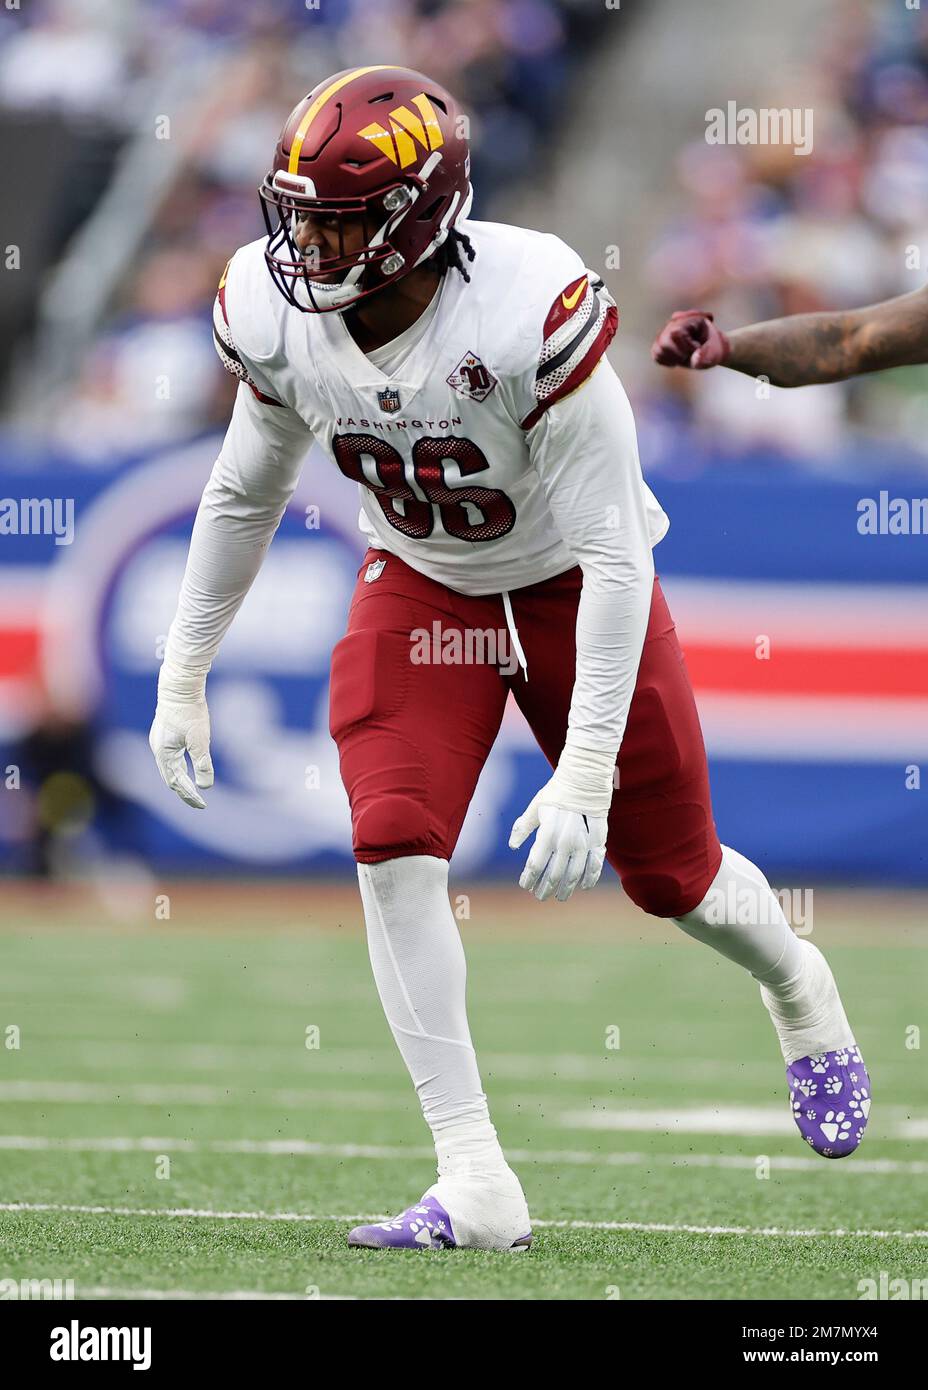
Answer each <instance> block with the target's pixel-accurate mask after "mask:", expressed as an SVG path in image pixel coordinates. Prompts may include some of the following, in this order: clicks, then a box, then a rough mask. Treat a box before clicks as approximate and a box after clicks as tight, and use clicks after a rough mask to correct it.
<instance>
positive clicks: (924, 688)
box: [684, 640, 928, 699]
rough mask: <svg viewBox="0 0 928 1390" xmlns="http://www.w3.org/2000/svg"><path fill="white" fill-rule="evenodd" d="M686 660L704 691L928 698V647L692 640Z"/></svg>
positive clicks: (697, 683) (694, 681)
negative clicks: (761, 653) (760, 650)
mask: <svg viewBox="0 0 928 1390" xmlns="http://www.w3.org/2000/svg"><path fill="white" fill-rule="evenodd" d="M684 651H685V653H686V664H687V666H688V667H689V671H690V676H691V678H692V681H693V684H694V686H696V687H697V688H698V689H700V690H718V691H728V692H730V693H732V694H735V693H744V694H752V695H858V696H868V695H872V696H887V697H893V698H897V699H898V698H899V697H909V698H915V699H924V698H925V696H926V694H928V651H926V650H918V649H917V648H916V649H913V648H911V647H880V648H878V649H876V648H874V649H868V648H866V647H833V648H830V649H829V648H828V647H824V646H823V647H820V648H818V649H817V650H816V649H814V648H810V647H789V646H783V645H781V644H780V643H778V642H776V641H775V640H774V641H772V642H771V645H770V655H769V657H767V658H760V657H758V656H757V655H755V649H754V648H753V647H748V648H744V647H738V648H733V647H731V646H725V645H721V644H719V643H708V642H687V643H686V644H685V647H684Z"/></svg>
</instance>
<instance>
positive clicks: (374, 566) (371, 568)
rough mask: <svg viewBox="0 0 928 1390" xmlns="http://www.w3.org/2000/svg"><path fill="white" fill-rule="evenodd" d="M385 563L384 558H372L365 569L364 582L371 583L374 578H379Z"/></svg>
mask: <svg viewBox="0 0 928 1390" xmlns="http://www.w3.org/2000/svg"><path fill="white" fill-rule="evenodd" d="M386 563H387V562H386V560H372V561H371V562H370V564H369V565H368V567H367V570H366V571H365V574H364V583H365V584H373V582H374V580H375V579H379V578H380V576H381V575H382V574H383V571H384V566H385V565H386Z"/></svg>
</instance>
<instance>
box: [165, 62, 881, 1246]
mask: <svg viewBox="0 0 928 1390" xmlns="http://www.w3.org/2000/svg"><path fill="white" fill-rule="evenodd" d="M465 130H466V123H465V122H464V121H463V120H462V118H461V113H460V112H459V110H458V107H457V105H456V103H455V101H454V99H453V98H452V97H451V96H450V95H449V94H448V92H446V91H444V90H443V89H442V88H441V87H439V86H438V85H437V84H436V83H435V82H433V81H431V80H430V79H429V78H428V77H425V76H423V75H422V74H420V73H415V72H411V71H409V70H407V69H404V68H399V67H392V66H389V65H378V66H375V67H364V68H354V69H351V70H349V71H346V72H341V73H338V74H336V75H335V76H333V77H331V78H329V79H328V80H327V81H325V82H322V83H321V84H320V85H319V86H318V87H316V88H315V89H314V90H313V91H312V92H310V93H309V95H308V96H307V97H306V98H305V99H304V100H303V101H301V102H300V103H299V105H298V106H297V107H296V109H295V110H294V111H293V112H292V114H291V115H290V117H289V118H288V120H287V122H286V124H285V126H284V129H283V133H282V135H281V138H280V142H279V144H278V146H277V150H276V153H275V156H274V161H273V165H272V167H271V169H270V171H269V173H268V175H267V177H266V178H265V180H264V183H263V185H262V187H261V190H260V195H261V203H262V207H263V209H264V216H265V220H266V224H267V237H266V238H264V239H261V240H259V241H255V242H253V243H252V244H251V245H248V246H244V247H242V248H241V249H240V250H239V251H237V252H236V253H235V255H234V256H233V257H232V259H231V261H230V262H229V265H228V267H227V269H226V272H225V274H224V276H223V278H222V283H221V285H220V289H219V295H218V297H217V300H216V305H215V316H214V322H215V333H216V344H217V348H218V350H219V354H220V356H221V358H222V360H223V362H224V363H225V365H226V367H227V368H228V369H229V371H230V372H232V373H234V374H235V376H237V377H238V378H239V381H240V385H239V388H238V395H237V399H236V403H235V408H234V411H233V414H232V420H231V424H230V426H229V430H228V433H227V435H226V438H225V441H224V443H223V445H222V450H221V452H220V455H219V458H218V460H217V462H216V465H215V467H214V469H213V472H212V475H211V477H210V480H209V482H208V484H207V486H206V489H205V491H204V494H203V499H202V502H201V505H200V508H199V511H198V513H197V517H196V521H195V523H194V528H193V535H192V539H191V543H190V554H189V558H188V563H187V569H186V573H185V576H184V580H183V586H182V589H181V594H180V600H179V604H178V609H177V615H176V617H175V619H174V622H173V624H172V626H171V629H170V634H169V638H168V643H167V650H166V654H165V659H164V665H163V667H162V670H161V674H160V678H159V682H158V707H157V712H156V714H155V719H154V723H153V725H152V730H151V746H152V749H153V751H154V754H155V757H156V759H157V762H158V766H159V768H160V770H161V774H162V776H163V778H164V780H165V782H166V783H167V785H168V786H169V787H170V788H171V789H172V790H173V791H175V792H176V793H177V794H178V795H179V796H180V797H181V798H182V799H183V800H184V801H186V802H187V803H188V804H189V805H190V806H193V807H198V808H200V809H202V808H203V806H204V799H203V797H202V796H201V789H204V788H207V787H209V786H210V785H211V784H212V781H213V772H212V766H211V763H210V755H209V716H208V714H207V707H206V699H205V686H206V678H207V673H208V671H209V669H210V665H211V662H212V661H213V658H214V657H215V655H216V652H217V650H218V648H219V644H220V641H221V639H222V637H223V634H224V633H225V632H226V630H227V628H228V627H229V624H230V623H231V621H232V619H233V617H234V615H235V613H236V611H237V609H238V607H239V605H240V604H241V602H242V599H243V598H244V596H245V593H246V591H247V590H248V587H249V585H250V584H251V582H252V580H253V579H254V577H255V575H256V573H257V571H258V568H259V566H260V564H261V561H262V559H263V557H264V554H265V552H266V550H267V548H268V545H269V544H270V542H271V538H272V537H273V535H274V532H275V530H276V528H277V525H278V523H279V521H280V518H281V515H282V513H283V511H284V509H285V507H286V506H287V503H288V500H289V498H290V497H291V495H292V493H293V490H294V487H295V485H296V482H297V478H298V475H299V473H300V469H301V467H302V463H303V459H304V457H305V454H306V451H307V449H308V447H309V444H310V442H311V440H316V441H318V443H319V444H321V445H322V447H323V448H324V449H325V451H326V452H327V453H328V454H329V456H330V457H331V459H332V461H333V462H334V464H335V466H336V467H337V468H339V469H340V470H341V472H342V473H344V475H345V476H346V478H348V479H350V480H351V481H352V482H353V483H355V484H357V485H358V489H359V495H360V502H361V518H360V524H361V529H362V531H363V532H364V535H365V536H366V538H367V543H368V547H369V548H368V551H367V554H366V556H365V558H364V560H363V562H362V564H361V567H360V569H359V571H358V583H357V588H356V590H355V593H354V597H353V600H352V603H351V607H350V612H349V615H348V628H347V633H346V635H345V636H344V638H342V640H341V641H340V642H339V643H338V644H337V646H336V647H335V650H334V653H333V658H332V672H331V696H330V726H331V732H332V736H333V738H334V739H335V742H336V744H337V746H338V751H339V757H340V766H341V774H342V778H343V780H344V783H345V787H346V789H347V792H348V797H349V800H350V804H351V817H352V832H353V848H354V855H355V858H356V860H357V864H358V879H359V883H360V890H361V899H362V903H363V910H364V917H365V921H366V926H367V936H368V942H369V947H370V957H371V963H372V967H373V972H374V977H375V980H376V984H377V989H378V991H379V994H380V998H381V1000H382V1003H383V1007H384V1010H385V1012H386V1016H387V1019H388V1021H389V1024H390V1027H391V1029H392V1031H393V1034H394V1037H395V1039H396V1043H397V1046H398V1047H399V1050H400V1052H401V1053H402V1056H403V1059H404V1061H405V1063H406V1065H407V1067H408V1069H409V1072H410V1075H411V1077H412V1080H413V1083H414V1085H415V1087H416V1090H417V1092H418V1095H419V1099H420V1101H421V1104H422V1110H423V1114H424V1117H425V1120H426V1122H427V1123H428V1125H429V1127H430V1129H431V1132H432V1135H433V1138H434V1142H435V1149H436V1154H437V1159H438V1179H437V1181H436V1182H435V1183H434V1184H433V1185H432V1186H431V1187H430V1188H429V1190H428V1191H427V1192H426V1194H425V1196H424V1197H423V1198H422V1199H421V1200H420V1201H419V1202H418V1203H416V1204H415V1205H414V1206H412V1207H409V1208H407V1209H406V1210H404V1211H403V1212H401V1213H400V1215H398V1216H397V1217H396V1218H395V1219H394V1220H392V1221H389V1222H385V1223H382V1224H373V1225H367V1226H361V1227H358V1228H357V1229H355V1230H353V1231H352V1232H351V1233H350V1235H349V1237H348V1239H349V1242H350V1243H351V1244H352V1245H356V1246H373V1247H380V1246H386V1247H399V1248H407V1249H415V1248H419V1247H423V1246H453V1245H458V1246H467V1247H475V1248H480V1249H493V1250H524V1249H525V1248H526V1246H527V1245H528V1244H529V1243H530V1240H531V1225H530V1220H529V1213H528V1208H527V1206H526V1202H525V1197H524V1195H523V1191H522V1187H521V1185H520V1183H519V1179H518V1178H517V1177H516V1175H515V1173H514V1172H513V1171H512V1169H511V1168H510V1167H509V1165H508V1164H507V1162H506V1159H505V1157H504V1155H503V1151H502V1149H501V1147H500V1143H499V1140H498V1138H497V1134H496V1130H495V1129H494V1127H493V1124H492V1122H491V1119H490V1115H489V1112H488V1108H487V1099H486V1096H485V1094H484V1091H483V1086H482V1084H481V1080H480V1073H479V1071H478V1067H477V1061H476V1058H475V1054H474V1048H473V1045H472V1042H471V1037H470V1031H469V1028H468V1022H467V1014H466V1009H465V962H464V952H463V948H462V944H461V938H460V935H459V932H458V928H457V924H456V922H455V918H454V915H453V913H452V910H451V905H450V902H449V898H448V861H449V859H450V856H451V854H452V852H453V850H454V846H455V842H456V840H457V837H458V833H459V831H460V828H461V824H462V821H463V819H464V816H465V813H466V811H467V807H468V804H469V802H470V800H471V797H472V796H473V792H474V788H475V786H476V783H477V779H478V777H479V775H480V771H481V769H482V767H483V765H484V762H485V760H486V758H487V756H488V754H489V752H490V748H491V746H492V744H493V742H494V739H495V737H496V734H497V731H498V729H499V726H500V721H501V719H502V716H503V708H504V706H505V704H506V700H507V697H508V695H509V693H510V692H511V693H512V694H513V696H514V697H515V699H516V701H517V702H518V704H519V706H520V708H521V710H522V711H523V713H524V715H525V717H526V719H527V720H528V722H529V724H530V725H531V727H532V730H533V731H534V734H535V737H536V738H537V740H538V743H539V745H540V747H541V748H542V750H543V751H544V753H545V755H546V756H547V758H548V760H549V761H550V763H551V765H552V768H553V772H552V775H551V777H550V779H549V780H548V781H547V782H546V783H545V785H544V786H543V787H542V788H541V789H540V790H539V792H538V793H537V795H536V796H534V797H533V798H532V800H531V802H530V804H529V805H528V807H527V808H526V810H525V811H524V813H523V814H522V815H521V816H520V817H519V818H518V820H517V821H516V823H515V825H514V826H513V830H512V836H511V839H510V845H511V846H512V847H513V848H516V847H518V846H520V845H522V844H523V843H524V842H525V841H526V840H528V839H529V837H531V836H532V835H534V843H533V845H532V848H531V851H530V853H529V854H528V858H527V861H526V863H525V867H524V869H523V872H522V876H521V878H520V880H519V882H520V884H521V886H522V887H523V888H525V889H527V890H528V891H529V892H531V893H534V895H535V896H536V897H537V898H539V899H547V898H551V897H556V898H557V899H559V900H560V901H562V902H563V901H566V900H567V899H569V898H570V896H571V894H572V893H573V892H574V890H575V889H577V888H578V887H579V888H592V887H593V885H594V884H595V883H596V881H597V879H598V878H599V875H600V870H601V868H602V864H603V859H604V857H608V859H609V861H610V863H611V864H612V865H613V867H614V868H615V869H616V871H617V872H618V874H619V876H620V878H621V880H622V883H623V886H624V888H625V891H626V893H627V894H628V895H629V897H630V898H631V899H632V900H633V901H634V902H636V903H637V904H639V906H641V907H642V908H643V909H644V910H645V911H646V912H649V913H653V914H656V915H657V916H661V917H669V918H672V919H674V920H675V921H676V922H677V923H678V925H679V926H680V927H681V928H682V929H683V931H684V932H686V933H688V934H689V935H690V936H693V937H695V938H696V939H697V940H699V941H703V942H705V943H707V944H708V945H710V946H712V947H713V948H714V949H715V950H717V951H719V952H721V953H722V954H723V955H725V956H727V957H728V958H729V959H731V960H733V961H735V962H737V963H738V964H739V965H740V966H742V967H743V968H744V969H746V970H748V971H749V972H750V973H751V974H753V975H754V977H755V979H756V980H758V981H759V983H760V990H761V996H762V998H763V1001H764V1003H765V1004H766V1006H767V1009H768V1010H769V1012H770V1016H771V1018H772V1020H773V1023H774V1026H775V1028H776V1031H777V1033H778V1036H779V1040H780V1044H781V1048H782V1051H783V1055H784V1058H785V1061H786V1063H787V1068H788V1077H789V1083H790V1086H791V1089H792V1093H793V1097H794V1098H795V1097H799V1098H800V1099H801V1105H797V1104H795V1100H794V1111H795V1113H796V1118H797V1121H798V1123H799V1127H800V1130H801V1131H802V1133H803V1135H804V1137H805V1138H806V1139H807V1141H808V1142H809V1144H810V1145H811V1146H812V1147H813V1148H814V1149H816V1151H817V1152H819V1153H823V1154H826V1155H828V1156H830V1157H839V1156H841V1155H843V1154H846V1153H849V1152H851V1150H853V1149H854V1148H855V1147H856V1145H857V1143H858V1142H859V1140H860V1137H861V1135H862V1133H863V1123H862V1122H861V1120H860V1119H858V1120H857V1121H855V1123H854V1124H853V1125H852V1124H851V1123H850V1122H849V1121H846V1115H845V1109H847V1114H848V1115H849V1114H850V1109H849V1106H848V1107H844V1106H843V1105H842V1101H841V1095H842V1093H844V1092H845V1091H846V1093H847V1095H848V1097H849V1096H850V1092H851V1088H852V1087H854V1088H856V1089H857V1090H858V1091H861V1090H863V1091H864V1092H866V1090H867V1087H868V1083H867V1078H866V1073H865V1072H864V1070H863V1065H862V1063H861V1062H860V1058H859V1054H858V1053H857V1051H856V1049H855V1043H854V1037H853V1034H852V1032H851V1029H850V1026H849V1024H848V1021H847V1018H846V1016H845V1013H844V1010H843V1008H842V1005H841V1001H840V998H839V995H838V990H837V987H836V985H835V982H834V978H833V976H832V973H831V970H830V969H829V967H828V965H827V963H826V962H825V960H824V958H823V956H822V955H821V954H820V952H819V951H818V950H817V949H816V948H815V947H814V946H813V945H812V944H811V943H810V942H808V941H805V940H801V939H800V938H798V937H797V936H795V935H794V934H793V932H792V931H791V930H790V927H789V926H788V924H787V922H786V920H785V918H784V916H783V914H782V912H781V911H780V908H779V905H778V904H777V902H776V899H775V897H774V895H773V894H772V893H771V890H770V888H769V886H768V884H767V882H766V880H765V878H764V876H763V874H762V873H761V872H760V870H759V869H757V868H755V866H754V865H753V864H751V863H749V862H748V860H746V859H745V858H744V857H743V856H742V855H740V854H738V853H737V852H736V851H735V850H731V849H728V848H725V847H723V846H721V845H720V844H719V841H718V837H717V834H716V829H715V825H714V822H713V818H712V807H711V802H710V795H709V780H708V774H707V769H706V755H705V750H704V746H703V740H702V735H701V732H700V727H699V720H698V717H697V714H696V707H695V704H694V701H693V694H692V691H691V688H690V683H689V679H688V677H687V673H686V667H685V665H684V661H683V656H682V653H681V650H680V646H679V643H678V641H677V636H676V632H675V630H674V625H673V620H672V618H671V616H670V613H669V611H668V608H667V603H666V601H665V599H664V596H663V594H662V592H661V587H660V583H659V582H658V580H657V578H656V577H655V573H654V565H653V560H652V554H651V550H652V546H654V545H655V544H656V543H657V542H658V541H659V540H660V539H661V537H662V536H663V535H664V533H665V531H666V529H667V526H668V521H667V518H666V516H665V515H664V513H663V511H662V510H661V508H660V506H659V505H658V503H657V501H656V500H655V498H654V496H653V495H652V493H651V492H650V490H649V488H648V487H647V486H646V485H645V483H644V481H643V479H642V475H641V469H640V466H639V461H638V452H637V445H636V439H635V427H634V421H633V419H632V413H631V410H630V407H629V404H628V401H627V399H626V396H625V393H624V391H623V389H622V386H621V384H620V383H619V381H618V379H617V377H616V375H615V373H614V372H613V370H612V368H611V367H610V366H609V364H608V362H607V361H606V359H605V352H606V348H607V347H608V345H609V342H610V340H611V339H612V337H613V335H614V333H615V330H616V323H617V313H616V308H615V304H614V302H613V300H612V299H611V297H610V296H609V294H608V292H607V290H606V289H605V287H604V285H603V281H602V279H601V278H600V276H599V275H598V274H597V273H596V272H595V271H591V270H588V269H587V268H586V267H585V266H584V265H583V263H582V261H581V260H580V259H579V257H578V256H577V255H576V254H575V253H574V252H573V251H572V250H571V249H570V248H569V247H568V246H566V245H565V244H564V243H563V242H562V241H559V240H558V238H557V237H554V236H550V235H546V234H543V233H539V232H534V231H527V230H523V229H522V228H518V227H510V226H504V225H501V224H498V223H492V222H480V221H475V220H472V219H471V218H470V216H469V213H470V207H471V196H472V194H471V185H470V176H469V175H470V159H469V153H468V143H467V139H466V137H465ZM422 630H425V631H426V632H427V633H432V632H436V631H437V632H440V633H441V634H443V635H444V634H451V635H452V636H454V635H457V637H458V638H459V639H461V640H462V641H463V639H465V638H466V637H467V635H468V634H473V633H475V632H477V633H482V632H486V631H488V630H489V631H490V632H491V633H492V632H500V633H502V634H503V635H504V636H506V637H508V641H509V644H510V646H511V651H512V653H513V654H514V656H513V659H512V660H511V661H510V660H507V661H505V662H503V661H501V660H499V659H498V658H499V652H497V660H496V661H495V662H492V663H491V662H490V661H489V660H486V661H477V662H471V663H469V664H459V665H454V664H450V663H448V662H446V661H444V660H432V661H423V660H421V659H420V660H416V659H414V653H413V644H412V642H411V637H412V635H413V633H416V632H418V633H421V632H422ZM187 754H189V755H190V759H191V762H192V765H193V771H194V774H195V783H194V780H192V779H191V777H190V775H189V772H188V770H187V764H186V755H187ZM746 901H752V902H754V903H755V904H756V908H757V910H756V912H754V911H749V912H745V911H744V904H745V902H746ZM734 903H737V904H738V905H739V908H738V912H737V913H736V912H735V911H734V909H733V906H732V905H733V904H734ZM745 917H747V918H749V920H748V921H745V920H744V918H745ZM736 919H737V920H736ZM825 1074H827V1075H828V1076H829V1077H830V1078H831V1080H832V1089H831V1090H830V1091H829V1092H828V1093H826V1092H825V1089H824V1087H823V1086H822V1085H820V1084H819V1081H818V1078H819V1077H820V1075H825ZM839 1114H840V1119H836V1116H838V1115H839Z"/></svg>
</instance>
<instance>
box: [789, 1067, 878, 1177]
mask: <svg viewBox="0 0 928 1390" xmlns="http://www.w3.org/2000/svg"><path fill="white" fill-rule="evenodd" d="M786 1079H787V1081H788V1082H789V1089H790V1110H791V1112H792V1116H793V1119H794V1120H795V1121H796V1124H797V1125H798V1127H799V1133H800V1134H801V1135H802V1137H803V1139H804V1140H805V1141H806V1143H807V1144H809V1145H811V1147H812V1148H813V1149H814V1150H815V1152H816V1153H817V1154H821V1155H822V1157H823V1158H847V1156H848V1154H852V1153H853V1152H854V1150H855V1149H856V1148H857V1145H858V1144H859V1143H860V1141H861V1139H863V1137H864V1130H865V1129H866V1128H867V1120H868V1118H869V1116H870V1077H869V1076H868V1075H867V1068H866V1067H865V1066H864V1064H863V1060H862V1058H861V1055H860V1052H859V1051H858V1049H857V1048H856V1047H855V1046H853V1045H851V1046H850V1047H839V1048H838V1049H837V1050H836V1051H834V1052H816V1053H813V1055H812V1056H811V1057H800V1058H799V1060H798V1061H796V1062H790V1064H789V1066H788V1067H787V1068H786Z"/></svg>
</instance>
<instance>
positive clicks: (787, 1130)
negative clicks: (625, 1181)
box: [558, 1101, 928, 1140]
mask: <svg viewBox="0 0 928 1390" xmlns="http://www.w3.org/2000/svg"><path fill="white" fill-rule="evenodd" d="M834 1107H835V1109H836V1110H840V1109H847V1110H848V1113H850V1112H851V1107H850V1106H849V1105H848V1104H845V1105H843V1106H842V1105H841V1104H840V1102H839V1101H835V1102H834ZM879 1115H880V1120H881V1126H880V1139H902V1140H906V1139H917V1138H921V1137H923V1136H922V1135H920V1134H919V1133H918V1127H919V1126H920V1125H924V1127H925V1131H926V1132H928V1122H926V1121H923V1120H922V1121H919V1120H912V1119H911V1118H909V1117H908V1116H907V1112H906V1111H905V1110H904V1109H903V1108H902V1107H901V1106H893V1107H882V1106H881V1107H880V1111H879ZM558 1123H559V1124H560V1125H562V1126H563V1127H564V1128H565V1129H593V1130H603V1131H609V1132H613V1133H624V1134H629V1133H631V1134H736V1135H749V1134H750V1135H783V1136H786V1135H791V1134H793V1133H794V1128H793V1118H792V1116H791V1115H790V1113H789V1110H788V1109H787V1107H786V1104H785V1103H784V1104H783V1105H693V1106H678V1107H674V1108H670V1107H665V1108H663V1109H658V1108H655V1107H650V1106H649V1107H646V1108H636V1107H634V1106H628V1107H626V1106H622V1108H621V1109H615V1108H614V1107H602V1106H598V1105H597V1103H596V1102H595V1101H592V1102H591V1103H590V1104H589V1106H588V1107H585V1108H584V1109H583V1110H566V1111H562V1112H561V1114H560V1115H559V1116H558ZM913 1131H914V1132H913Z"/></svg>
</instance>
